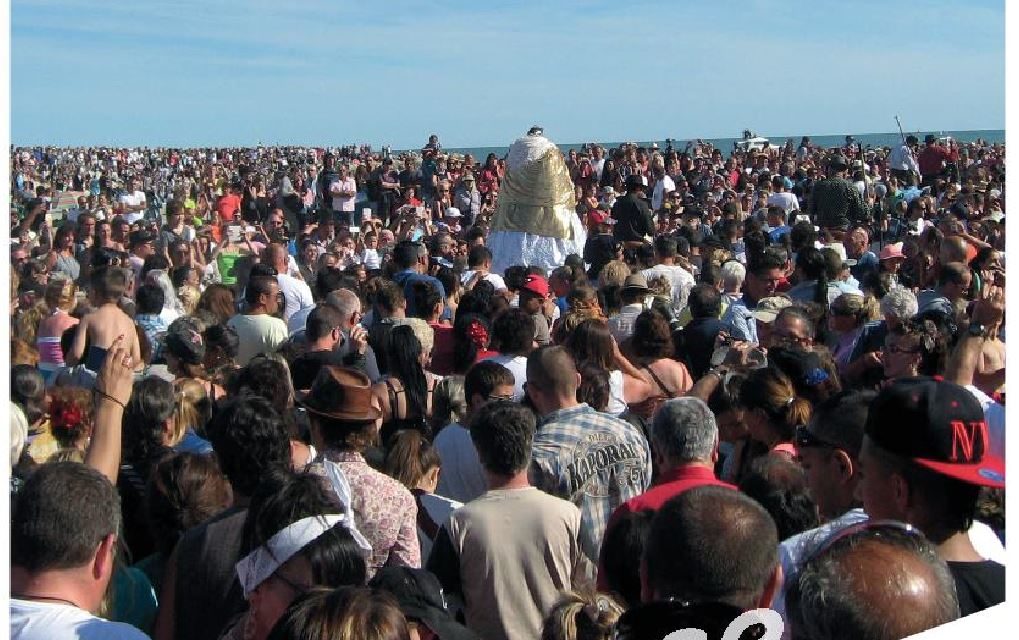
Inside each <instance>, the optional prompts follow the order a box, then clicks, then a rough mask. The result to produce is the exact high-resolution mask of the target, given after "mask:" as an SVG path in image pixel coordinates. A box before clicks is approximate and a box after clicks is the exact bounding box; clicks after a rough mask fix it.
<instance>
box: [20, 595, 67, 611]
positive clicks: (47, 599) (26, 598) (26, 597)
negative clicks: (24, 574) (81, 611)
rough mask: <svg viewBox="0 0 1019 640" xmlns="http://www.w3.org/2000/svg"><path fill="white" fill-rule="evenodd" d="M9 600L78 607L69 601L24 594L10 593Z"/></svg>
mask: <svg viewBox="0 0 1019 640" xmlns="http://www.w3.org/2000/svg"><path fill="white" fill-rule="evenodd" d="M11 598H13V599H17V600H33V601H45V602H57V603H60V604H66V605H68V606H71V607H75V608H78V605H76V604H75V603H73V602H71V601H70V600H65V599H64V598H53V597H51V596H33V595H29V594H26V593H12V594H11Z"/></svg>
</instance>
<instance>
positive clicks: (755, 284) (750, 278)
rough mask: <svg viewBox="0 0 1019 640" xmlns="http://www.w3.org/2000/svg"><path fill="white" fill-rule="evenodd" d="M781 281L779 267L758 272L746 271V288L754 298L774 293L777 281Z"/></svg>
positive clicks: (765, 296) (757, 298)
mask: <svg viewBox="0 0 1019 640" xmlns="http://www.w3.org/2000/svg"><path fill="white" fill-rule="evenodd" d="M781 281H782V270H781V269H768V270H767V271H764V272H762V273H760V274H756V273H753V272H750V273H747V280H746V282H747V285H748V286H747V289H748V291H749V293H750V295H751V296H753V297H754V299H755V300H760V299H761V298H767V297H768V296H770V295H771V294H773V293H775V289H776V287H778V283H779V282H781Z"/></svg>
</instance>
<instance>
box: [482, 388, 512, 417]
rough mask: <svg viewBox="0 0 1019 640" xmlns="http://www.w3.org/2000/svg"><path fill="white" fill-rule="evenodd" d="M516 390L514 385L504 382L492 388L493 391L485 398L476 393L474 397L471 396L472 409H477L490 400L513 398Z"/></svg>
mask: <svg viewBox="0 0 1019 640" xmlns="http://www.w3.org/2000/svg"><path fill="white" fill-rule="evenodd" d="M515 391H516V390H515V389H514V388H513V385H511V384H502V385H499V386H497V387H495V388H494V389H492V393H490V394H488V395H487V396H485V397H484V398H483V397H481V396H480V395H478V394H476V393H475V394H474V397H472V398H471V411H472V412H474V411H477V410H479V409H481V407H483V406H485V405H486V404H488V403H489V402H495V401H496V400H512V399H513V393H514V392H515Z"/></svg>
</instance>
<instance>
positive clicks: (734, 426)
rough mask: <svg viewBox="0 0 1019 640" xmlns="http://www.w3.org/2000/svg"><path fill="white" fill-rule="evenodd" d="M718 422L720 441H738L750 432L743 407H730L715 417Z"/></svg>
mask: <svg viewBox="0 0 1019 640" xmlns="http://www.w3.org/2000/svg"><path fill="white" fill-rule="evenodd" d="M715 422H716V423H717V424H718V440H719V442H736V441H738V440H742V439H743V438H745V437H746V436H747V434H748V430H747V424H746V422H745V421H744V420H743V410H742V409H729V410H728V411H723V412H722V413H720V414H718V416H717V417H716V418H715Z"/></svg>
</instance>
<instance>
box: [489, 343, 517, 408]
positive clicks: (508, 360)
mask: <svg viewBox="0 0 1019 640" xmlns="http://www.w3.org/2000/svg"><path fill="white" fill-rule="evenodd" d="M483 362H495V363H496V364H501V365H502V366H504V367H506V368H507V369H509V370H510V373H512V374H513V382H514V384H513V400H515V401H516V402H520V401H521V400H523V399H524V383H525V382H527V356H507V355H502V354H499V355H497V356H492V357H491V358H485V360H484V361H483Z"/></svg>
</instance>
